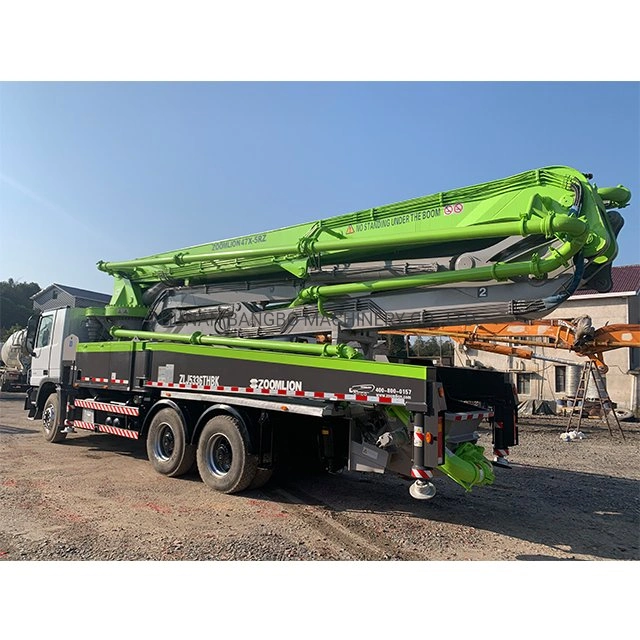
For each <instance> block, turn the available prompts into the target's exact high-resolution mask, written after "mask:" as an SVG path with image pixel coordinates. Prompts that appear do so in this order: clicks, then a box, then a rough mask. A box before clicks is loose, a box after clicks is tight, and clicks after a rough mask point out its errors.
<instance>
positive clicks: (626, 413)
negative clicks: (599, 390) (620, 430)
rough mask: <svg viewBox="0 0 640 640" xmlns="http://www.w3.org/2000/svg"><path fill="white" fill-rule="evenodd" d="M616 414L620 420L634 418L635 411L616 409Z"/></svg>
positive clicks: (624, 420)
mask: <svg viewBox="0 0 640 640" xmlns="http://www.w3.org/2000/svg"><path fill="white" fill-rule="evenodd" d="M615 414H616V416H617V418H618V420H619V421H620V422H626V421H631V420H633V412H632V411H626V410H624V409H615Z"/></svg>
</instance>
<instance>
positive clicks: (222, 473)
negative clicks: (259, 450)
mask: <svg viewBox="0 0 640 640" xmlns="http://www.w3.org/2000/svg"><path fill="white" fill-rule="evenodd" d="M196 460H197V463H198V471H199V472H200V477H201V478H202V481H203V482H204V483H205V484H206V485H207V486H209V487H211V488H212V489H214V490H215V491H220V492H221V493H238V492H239V491H243V490H244V489H246V488H248V487H249V485H250V484H251V482H252V481H253V479H254V478H255V477H256V472H257V470H258V457H257V456H255V455H253V454H251V453H250V446H249V434H248V433H247V429H246V428H245V426H244V425H243V424H242V423H241V422H240V421H239V420H236V419H235V418H232V417H231V416H227V415H218V416H215V417H213V418H211V420H209V422H207V424H206V425H205V426H204V429H203V430H202V433H201V434H200V438H199V440H198V451H197V454H196Z"/></svg>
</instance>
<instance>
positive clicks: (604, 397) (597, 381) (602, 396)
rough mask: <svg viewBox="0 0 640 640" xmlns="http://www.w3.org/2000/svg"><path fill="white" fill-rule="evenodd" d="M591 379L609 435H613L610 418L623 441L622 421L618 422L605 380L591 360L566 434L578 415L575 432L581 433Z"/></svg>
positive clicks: (582, 378)
mask: <svg viewBox="0 0 640 640" xmlns="http://www.w3.org/2000/svg"><path fill="white" fill-rule="evenodd" d="M591 379H593V382H594V385H595V388H596V391H597V394H598V395H597V402H598V404H599V405H600V411H601V414H602V415H603V416H604V419H605V421H606V423H607V429H609V435H613V432H612V430H611V424H610V423H609V418H610V417H612V418H613V421H614V422H615V423H616V425H617V426H618V430H619V431H620V435H622V439H623V440H624V439H625V437H624V431H623V430H622V427H621V426H620V421H619V420H618V416H617V415H616V412H615V411H614V410H613V405H612V403H611V398H610V397H609V393H608V392H607V388H606V387H605V384H604V379H603V378H602V374H601V373H600V371H599V369H598V367H597V365H596V363H595V362H593V360H589V361H588V362H586V363H585V365H584V367H583V368H582V375H581V376H580V382H579V383H578V388H577V389H576V395H575V398H574V399H573V407H572V408H571V413H570V414H569V422H568V424H567V428H566V433H569V431H571V423H572V422H573V418H574V417H575V415H576V413H577V414H578V424H577V426H576V427H575V430H576V431H580V424H581V423H582V418H583V417H584V411H585V399H586V395H587V388H588V386H589V380H591Z"/></svg>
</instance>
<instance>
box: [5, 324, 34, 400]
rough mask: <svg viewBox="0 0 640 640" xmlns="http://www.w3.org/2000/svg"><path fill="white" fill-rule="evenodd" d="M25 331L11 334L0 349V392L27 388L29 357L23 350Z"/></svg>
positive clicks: (29, 366)
mask: <svg viewBox="0 0 640 640" xmlns="http://www.w3.org/2000/svg"><path fill="white" fill-rule="evenodd" d="M26 333H27V330H26V329H20V330H19V331H16V332H14V333H12V334H11V335H10V336H9V337H8V338H7V340H6V342H4V343H3V344H2V347H1V348H0V360H1V361H2V362H1V363H0V391H25V390H26V389H27V387H28V386H29V369H30V368H31V356H30V355H29V354H28V352H27V351H26V350H25V348H24V339H25V336H26Z"/></svg>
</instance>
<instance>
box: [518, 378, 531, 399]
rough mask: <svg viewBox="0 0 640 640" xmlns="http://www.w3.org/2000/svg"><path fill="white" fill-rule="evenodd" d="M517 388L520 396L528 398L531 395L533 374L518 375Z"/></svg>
mask: <svg viewBox="0 0 640 640" xmlns="http://www.w3.org/2000/svg"><path fill="white" fill-rule="evenodd" d="M516 387H517V390H518V395H519V396H528V395H529V394H530V393H531V374H530V373H516Z"/></svg>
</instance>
